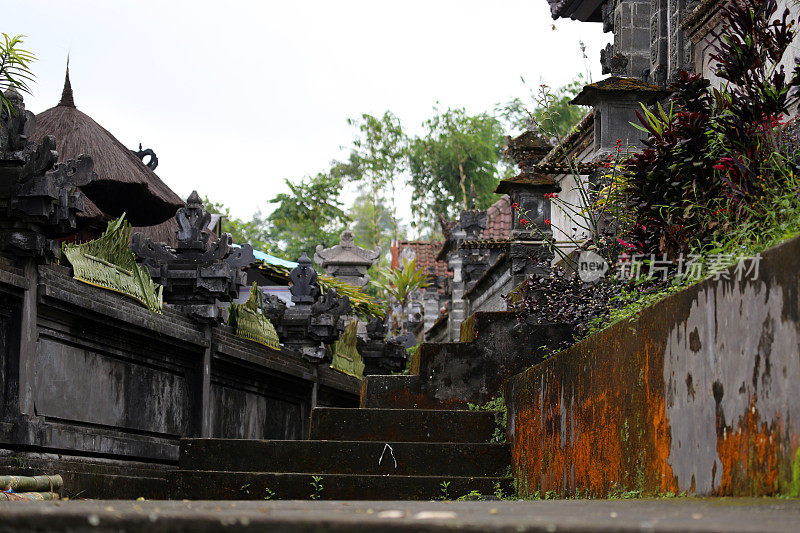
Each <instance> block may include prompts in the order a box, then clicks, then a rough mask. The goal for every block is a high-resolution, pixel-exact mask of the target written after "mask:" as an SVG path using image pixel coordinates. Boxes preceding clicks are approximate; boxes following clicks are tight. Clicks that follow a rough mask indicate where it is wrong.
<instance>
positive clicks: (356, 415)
mask: <svg viewBox="0 0 800 533" xmlns="http://www.w3.org/2000/svg"><path fill="white" fill-rule="evenodd" d="M500 416H501V412H500V411H445V410H431V409H341V408H333V407H318V408H316V409H314V410H313V411H312V412H311V439H312V440H357V441H381V442H481V443H483V442H490V441H491V440H492V438H493V437H494V434H495V429H496V428H497V421H498V420H499V418H500Z"/></svg>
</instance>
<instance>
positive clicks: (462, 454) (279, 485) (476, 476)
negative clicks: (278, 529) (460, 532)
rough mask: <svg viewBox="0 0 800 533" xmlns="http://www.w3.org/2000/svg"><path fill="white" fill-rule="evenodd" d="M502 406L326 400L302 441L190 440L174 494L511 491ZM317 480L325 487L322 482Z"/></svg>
mask: <svg viewBox="0 0 800 533" xmlns="http://www.w3.org/2000/svg"><path fill="white" fill-rule="evenodd" d="M498 414H499V413H498V412H491V411H445V410H413V409H343V408H328V407H321V408H317V409H314V411H313V413H312V417H311V436H310V439H309V440H305V441H277V440H230V439H184V440H182V441H181V450H180V467H179V470H177V471H174V472H171V473H170V474H169V477H168V482H169V483H168V484H169V485H170V486H171V488H172V491H173V493H172V496H173V497H174V498H176V499H195V500H207V499H215V500H216V499H234V500H262V499H309V498H312V499H317V498H318V499H335V500H430V499H436V498H444V497H446V498H456V497H459V496H463V495H465V494H469V493H470V492H472V491H477V492H479V493H480V494H483V495H493V494H494V493H495V492H496V491H497V490H498V489H499V490H502V491H503V492H504V493H506V494H508V493H509V491H510V488H511V479H510V478H509V477H508V471H509V464H510V451H509V447H508V445H507V444H500V443H493V442H490V441H491V440H492V439H493V438H494V435H495V430H496V422H495V420H496V417H497V416H498ZM317 487H320V488H319V489H318V488H317Z"/></svg>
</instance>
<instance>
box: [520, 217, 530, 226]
mask: <svg viewBox="0 0 800 533" xmlns="http://www.w3.org/2000/svg"><path fill="white" fill-rule="evenodd" d="M519 223H520V224H522V225H523V226H527V225H528V224H529V222H528V221H527V220H526V219H524V218H521V219H519Z"/></svg>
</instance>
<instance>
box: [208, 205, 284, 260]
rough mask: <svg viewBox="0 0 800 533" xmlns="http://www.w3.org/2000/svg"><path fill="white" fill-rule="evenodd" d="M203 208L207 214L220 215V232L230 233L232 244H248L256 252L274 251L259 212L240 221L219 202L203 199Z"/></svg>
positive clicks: (262, 217)
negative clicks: (248, 218)
mask: <svg viewBox="0 0 800 533" xmlns="http://www.w3.org/2000/svg"><path fill="white" fill-rule="evenodd" d="M203 206H204V207H205V208H206V211H208V212H209V213H216V214H220V215H222V220H221V221H220V231H222V232H223V233H230V234H231V237H233V242H235V243H237V244H244V243H248V244H250V245H251V246H252V247H253V248H255V249H256V250H261V251H262V252H272V251H274V246H273V244H272V242H271V241H270V237H269V232H268V231H267V226H266V220H265V219H264V216H263V215H262V214H261V211H260V210H259V211H256V213H255V214H254V215H253V217H252V218H251V219H250V220H242V219H240V218H236V217H234V216H232V215H231V212H230V209H228V207H226V206H225V205H224V204H222V203H221V202H213V201H211V200H209V198H208V197H205V198H204V199H203Z"/></svg>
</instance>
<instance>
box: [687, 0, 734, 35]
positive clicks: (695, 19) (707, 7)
mask: <svg viewBox="0 0 800 533" xmlns="http://www.w3.org/2000/svg"><path fill="white" fill-rule="evenodd" d="M725 3H727V1H726V0H701V1H700V2H698V4H697V6H696V7H695V8H694V9H692V11H691V12H689V13H688V14H687V15H686V16H685V17H684V18H683V20H682V21H681V29H682V30H684V31H691V30H692V29H696V28H697V27H699V26H700V25H702V23H703V22H704V20H705V19H706V18H711V17H713V15H714V14H715V12H717V11H718V10H716V9H714V8H716V7H718V6H720V5H721V4H725Z"/></svg>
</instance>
